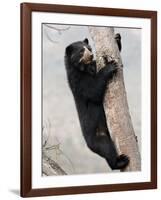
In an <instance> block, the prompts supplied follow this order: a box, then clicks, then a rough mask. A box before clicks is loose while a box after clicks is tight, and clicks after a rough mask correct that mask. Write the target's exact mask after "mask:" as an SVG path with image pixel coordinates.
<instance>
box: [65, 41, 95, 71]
mask: <svg viewBox="0 0 161 200" xmlns="http://www.w3.org/2000/svg"><path fill="white" fill-rule="evenodd" d="M65 57H66V60H67V62H68V65H70V67H73V68H75V69H78V70H79V71H82V72H88V73H91V74H92V73H95V72H96V69H95V68H96V67H95V66H93V65H92V63H93V53H92V49H91V47H90V45H89V42H88V39H87V38H85V39H84V40H83V41H78V42H74V43H72V44H70V45H69V46H67V47H66V51H65Z"/></svg>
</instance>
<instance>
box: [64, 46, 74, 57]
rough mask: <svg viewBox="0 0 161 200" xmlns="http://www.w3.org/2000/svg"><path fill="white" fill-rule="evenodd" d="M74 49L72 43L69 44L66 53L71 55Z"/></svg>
mask: <svg viewBox="0 0 161 200" xmlns="http://www.w3.org/2000/svg"><path fill="white" fill-rule="evenodd" d="M72 50H73V47H72V45H69V46H68V47H67V48H66V51H65V52H66V55H67V56H69V55H71V53H72Z"/></svg>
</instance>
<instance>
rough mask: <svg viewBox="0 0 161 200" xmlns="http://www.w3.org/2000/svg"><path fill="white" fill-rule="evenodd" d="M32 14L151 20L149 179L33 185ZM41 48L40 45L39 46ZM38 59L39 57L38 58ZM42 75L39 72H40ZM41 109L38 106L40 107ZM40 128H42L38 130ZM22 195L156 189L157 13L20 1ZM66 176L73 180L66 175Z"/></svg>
mask: <svg viewBox="0 0 161 200" xmlns="http://www.w3.org/2000/svg"><path fill="white" fill-rule="evenodd" d="M33 13H37V15H39V14H40V13H44V14H50V13H58V14H59V15H61V14H67V15H70V14H75V15H79V16H80V18H81V16H83V15H86V16H104V17H107V16H110V17H115V18H117V17H123V18H126V19H127V20H128V19H130V18H131V19H140V20H141V19H148V20H150V33H149V34H150V50H151V53H150V54H151V55H150V57H151V60H150V69H151V72H150V88H149V91H150V96H149V99H150V122H151V127H150V146H151V149H150V155H149V156H150V164H149V173H150V175H149V176H150V181H142V182H139V181H138V182H132V183H128V182H126V183H124V182H122V183H112V184H103V183H102V184H98V185H97V184H94V185H93V184H92V185H81V184H80V185H76V186H61V187H43V186H42V187H40V188H39V187H38V188H33V182H32V178H33V176H34V171H33V168H32V162H33V157H34V156H33V154H32V153H33V149H34V144H33V140H34V139H33V129H32V126H33V121H32V109H33V99H32V98H33V90H32V84H33V82H34V80H33V77H34V76H33V51H32V48H33V38H32V31H33V28H34V25H35V23H33V21H32V20H33ZM40 47H41V45H40ZM39 62H41V58H40V60H39ZM34 73H35V72H34ZM40 78H41V74H40ZM40 109H41V107H40ZM40 130H41V129H40ZM20 151H21V189H20V191H21V196H22V197H35V196H48V195H67V194H81V193H98V192H113V191H128V190H143V189H155V188H157V12H156V11H147V10H146V11H145V10H130V9H115V8H101V7H84V6H70V5H56V4H55V5H54V4H36V3H22V4H21V149H20ZM34 158H35V157H34ZM69 179H72V176H71V178H70V177H69Z"/></svg>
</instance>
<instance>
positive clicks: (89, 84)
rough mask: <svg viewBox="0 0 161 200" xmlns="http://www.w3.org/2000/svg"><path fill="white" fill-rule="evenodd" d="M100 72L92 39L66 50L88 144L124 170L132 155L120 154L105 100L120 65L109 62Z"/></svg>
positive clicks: (114, 167) (67, 67)
mask: <svg viewBox="0 0 161 200" xmlns="http://www.w3.org/2000/svg"><path fill="white" fill-rule="evenodd" d="M104 62H105V64H106V66H105V67H103V68H102V69H101V70H100V71H99V72H97V66H96V61H94V60H93V53H92V49H91V47H90V45H89V44H88V39H87V38H86V39H85V40H83V41H78V42H74V43H72V44H70V45H69V46H67V47H66V50H65V66H66V72H67V78H68V82H69V86H70V88H71V90H72V93H73V96H74V100H75V104H76V108H77V112H78V116H79V120H80V125H81V129H82V132H83V135H84V138H85V141H86V143H87V146H88V147H89V148H90V149H91V150H92V151H93V152H95V153H97V154H99V155H100V156H102V157H103V158H105V159H106V161H107V162H108V164H109V166H110V167H111V169H113V170H114V169H123V168H124V167H126V166H127V165H128V163H129V158H128V156H126V155H124V154H122V155H118V153H117V151H116V148H115V145H114V143H113V141H112V139H111V136H110V133H109V130H108V127H107V123H106V116H105V112H104V108H103V99H104V94H105V91H106V87H107V84H108V83H109V81H110V80H111V79H112V77H113V76H114V74H115V73H117V64H116V62H114V61H111V62H108V61H107V59H105V58H104Z"/></svg>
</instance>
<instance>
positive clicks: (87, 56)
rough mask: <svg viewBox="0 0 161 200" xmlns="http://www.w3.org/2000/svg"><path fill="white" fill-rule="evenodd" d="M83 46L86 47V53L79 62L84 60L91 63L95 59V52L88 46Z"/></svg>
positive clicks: (85, 62)
mask: <svg viewBox="0 0 161 200" xmlns="http://www.w3.org/2000/svg"><path fill="white" fill-rule="evenodd" d="M83 48H84V53H83V56H82V58H81V59H80V60H79V62H83V63H84V64H89V63H91V61H92V60H93V53H92V52H91V51H90V50H89V49H88V48H87V47H86V46H84V47H83Z"/></svg>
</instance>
